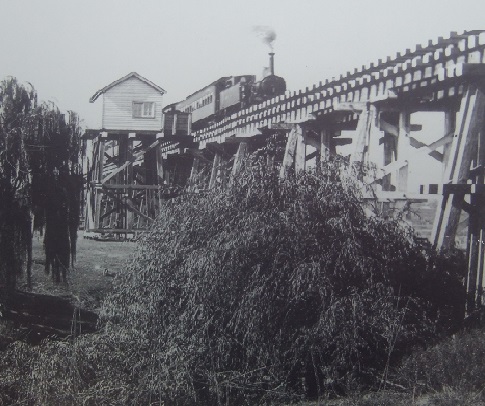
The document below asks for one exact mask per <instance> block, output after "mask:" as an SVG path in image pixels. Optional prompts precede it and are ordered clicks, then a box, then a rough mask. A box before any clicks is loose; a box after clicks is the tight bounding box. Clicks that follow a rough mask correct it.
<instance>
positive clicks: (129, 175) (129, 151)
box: [125, 134, 135, 230]
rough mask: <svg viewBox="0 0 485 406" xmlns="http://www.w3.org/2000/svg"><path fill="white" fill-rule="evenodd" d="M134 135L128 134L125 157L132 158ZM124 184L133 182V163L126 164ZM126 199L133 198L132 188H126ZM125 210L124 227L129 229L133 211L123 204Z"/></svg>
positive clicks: (131, 223)
mask: <svg viewBox="0 0 485 406" xmlns="http://www.w3.org/2000/svg"><path fill="white" fill-rule="evenodd" d="M134 138H135V135H134V134H133V135H132V134H128V140H127V144H126V159H127V160H132V159H133V139H134ZM126 184H128V185H131V184H133V164H131V165H128V166H127V168H126ZM125 193H126V200H127V202H128V201H132V200H133V190H131V189H128V190H127V191H126V192H125ZM125 210H126V219H125V221H126V225H125V227H126V229H127V230H131V229H132V228H133V211H131V210H129V209H128V205H127V204H125Z"/></svg>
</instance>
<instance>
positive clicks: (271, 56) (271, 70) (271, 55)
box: [268, 52, 274, 76]
mask: <svg viewBox="0 0 485 406" xmlns="http://www.w3.org/2000/svg"><path fill="white" fill-rule="evenodd" d="M268 55H269V74H270V75H273V76H274V52H270V53H269V54H268Z"/></svg>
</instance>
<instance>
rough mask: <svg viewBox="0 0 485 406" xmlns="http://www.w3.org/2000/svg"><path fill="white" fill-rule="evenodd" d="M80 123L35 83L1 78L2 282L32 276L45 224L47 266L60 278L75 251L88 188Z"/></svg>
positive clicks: (10, 285) (9, 283) (12, 284)
mask: <svg viewBox="0 0 485 406" xmlns="http://www.w3.org/2000/svg"><path fill="white" fill-rule="evenodd" d="M80 135H81V134H80V126H79V120H78V118H77V116H76V114H75V113H70V115H69V120H68V121H67V122H66V119H65V117H64V115H63V114H61V112H60V111H59V109H57V108H56V107H55V106H54V105H52V104H47V103H44V104H40V105H38V103H37V94H36V92H35V90H34V89H33V88H32V86H30V85H29V86H24V85H22V84H20V83H18V82H17V80H16V79H15V78H7V79H5V80H3V81H2V82H0V194H1V196H2V198H1V203H0V285H1V286H3V287H4V288H6V291H7V292H9V291H12V290H13V289H14V288H15V285H16V280H17V277H18V275H19V274H20V273H21V271H22V270H23V269H24V268H27V271H28V272H27V273H28V275H30V268H31V260H32V258H31V250H32V246H31V243H32V230H33V228H34V226H35V227H36V228H37V229H45V240H44V243H45V249H46V270H47V271H48V270H50V268H52V269H53V275H54V277H55V279H57V280H59V279H60V274H61V272H62V273H63V274H64V276H65V270H66V269H67V268H68V267H69V263H70V258H71V259H73V258H74V256H75V244H76V230H77V227H78V224H79V207H80V197H81V190H82V178H81V163H80V151H81V144H80Z"/></svg>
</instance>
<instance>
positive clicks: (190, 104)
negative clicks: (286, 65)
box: [164, 52, 286, 131]
mask: <svg viewBox="0 0 485 406" xmlns="http://www.w3.org/2000/svg"><path fill="white" fill-rule="evenodd" d="M269 56H270V67H269V74H268V75H267V76H266V77H264V78H263V79H262V80H260V81H256V76H254V75H242V76H228V77H222V78H220V79H218V80H216V81H215V82H212V83H211V84H209V85H208V86H206V87H204V88H202V89H201V90H199V91H197V92H195V93H193V94H191V95H190V96H188V97H187V98H186V99H185V100H182V101H180V102H178V103H174V104H172V105H170V106H167V107H166V108H165V109H164V113H165V114H167V113H169V112H170V111H174V110H176V111H180V112H182V113H190V114H191V122H192V131H197V130H198V129H200V128H203V127H205V126H207V125H209V124H211V123H212V122H215V121H217V120H219V119H220V118H222V117H223V116H226V115H229V114H233V113H234V112H237V111H238V110H240V109H243V108H246V107H248V106H250V105H252V104H258V103H261V102H263V101H265V100H268V99H271V98H272V97H275V96H279V95H281V94H283V93H284V92H285V91H286V81H285V80H284V79H283V78H282V77H279V76H276V75H275V74H274V53H273V52H271V53H270V54H269Z"/></svg>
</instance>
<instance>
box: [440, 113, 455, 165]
mask: <svg viewBox="0 0 485 406" xmlns="http://www.w3.org/2000/svg"><path fill="white" fill-rule="evenodd" d="M455 118H456V112H455V111H449V110H448V111H445V122H444V134H445V135H448V134H452V133H453V131H454V130H455ZM450 150H451V143H448V144H445V145H443V174H444V172H445V171H446V167H447V165H448V161H449V160H450Z"/></svg>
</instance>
